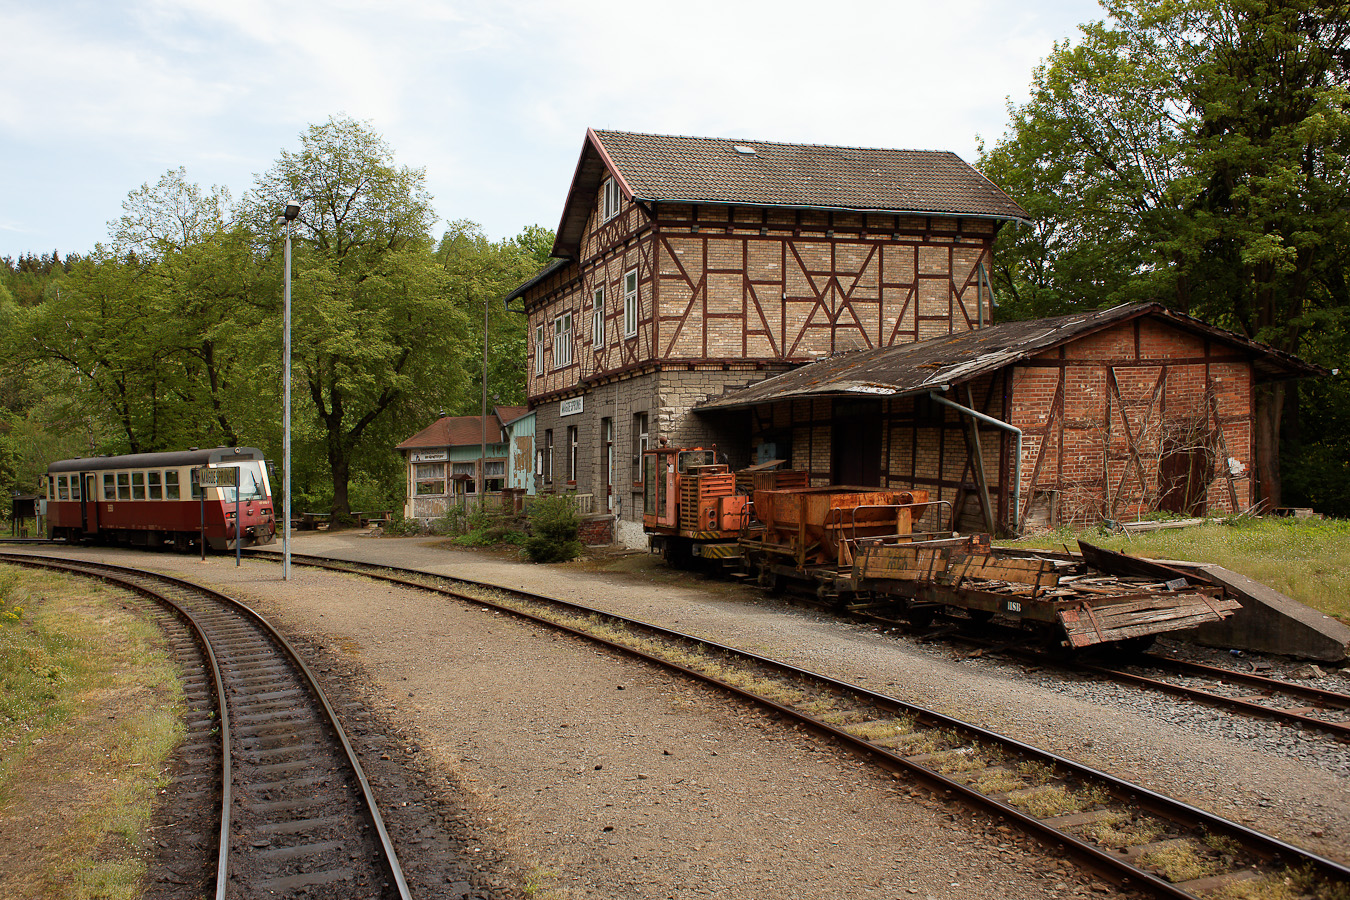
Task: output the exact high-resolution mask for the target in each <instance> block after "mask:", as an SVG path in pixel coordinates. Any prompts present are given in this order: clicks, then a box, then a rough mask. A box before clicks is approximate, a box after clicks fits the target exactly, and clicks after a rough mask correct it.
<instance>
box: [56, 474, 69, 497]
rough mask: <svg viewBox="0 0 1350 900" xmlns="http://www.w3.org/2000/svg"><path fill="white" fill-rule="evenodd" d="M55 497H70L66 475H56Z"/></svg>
mask: <svg viewBox="0 0 1350 900" xmlns="http://www.w3.org/2000/svg"><path fill="white" fill-rule="evenodd" d="M56 499H58V500H69V499H70V487H69V486H68V485H67V482H66V476H64V475H57V476H56Z"/></svg>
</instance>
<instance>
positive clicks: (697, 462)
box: [680, 450, 716, 475]
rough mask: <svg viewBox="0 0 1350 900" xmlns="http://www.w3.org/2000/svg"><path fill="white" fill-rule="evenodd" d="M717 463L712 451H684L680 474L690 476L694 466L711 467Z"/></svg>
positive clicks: (681, 456)
mask: <svg viewBox="0 0 1350 900" xmlns="http://www.w3.org/2000/svg"><path fill="white" fill-rule="evenodd" d="M715 462H716V460H715V459H713V452H712V451H711V450H683V451H681V452H680V474H681V475H686V474H688V473H689V470H690V469H692V468H693V467H694V466H711V465H713V463H715Z"/></svg>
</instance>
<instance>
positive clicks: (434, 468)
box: [413, 463, 445, 495]
mask: <svg viewBox="0 0 1350 900" xmlns="http://www.w3.org/2000/svg"><path fill="white" fill-rule="evenodd" d="M413 482H414V484H415V491H416V492H417V494H418V495H426V494H444V493H445V463H417V464H416V466H415V467H414V469H413Z"/></svg>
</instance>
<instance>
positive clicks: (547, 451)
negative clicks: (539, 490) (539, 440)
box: [544, 428, 553, 484]
mask: <svg viewBox="0 0 1350 900" xmlns="http://www.w3.org/2000/svg"><path fill="white" fill-rule="evenodd" d="M552 483H553V429H552V428H546V429H544V484H552Z"/></svg>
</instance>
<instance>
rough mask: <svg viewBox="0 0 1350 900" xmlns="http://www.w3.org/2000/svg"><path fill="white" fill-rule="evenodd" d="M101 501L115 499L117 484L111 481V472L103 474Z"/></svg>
mask: <svg viewBox="0 0 1350 900" xmlns="http://www.w3.org/2000/svg"><path fill="white" fill-rule="evenodd" d="M103 499H104V500H116V499H117V482H116V481H115V480H114V479H113V473H111V472H104V473H103Z"/></svg>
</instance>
